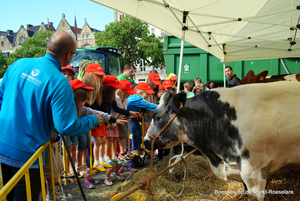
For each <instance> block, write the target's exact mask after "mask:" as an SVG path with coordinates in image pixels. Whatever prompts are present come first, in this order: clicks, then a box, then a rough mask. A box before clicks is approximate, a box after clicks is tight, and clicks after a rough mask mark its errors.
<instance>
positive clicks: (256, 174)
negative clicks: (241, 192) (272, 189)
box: [241, 160, 272, 201]
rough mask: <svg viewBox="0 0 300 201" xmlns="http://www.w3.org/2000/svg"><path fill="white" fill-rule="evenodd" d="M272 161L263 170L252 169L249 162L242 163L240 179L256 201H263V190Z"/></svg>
mask: <svg viewBox="0 0 300 201" xmlns="http://www.w3.org/2000/svg"><path fill="white" fill-rule="evenodd" d="M271 163H272V161H270V162H269V164H267V165H266V166H265V167H263V168H257V167H253V166H252V165H251V164H250V163H249V161H246V160H244V161H243V162H242V171H241V178H242V180H243V182H244V183H245V184H246V186H247V189H248V192H251V194H253V195H254V196H256V197H257V199H258V201H263V200H264V196H265V195H264V190H265V188H266V184H267V179H268V175H269V171H270V166H271Z"/></svg>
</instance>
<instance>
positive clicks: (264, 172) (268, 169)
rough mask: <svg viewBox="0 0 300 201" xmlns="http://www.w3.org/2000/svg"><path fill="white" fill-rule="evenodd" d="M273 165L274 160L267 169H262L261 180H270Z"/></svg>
mask: <svg viewBox="0 0 300 201" xmlns="http://www.w3.org/2000/svg"><path fill="white" fill-rule="evenodd" d="M272 163H273V160H271V161H270V162H269V164H268V165H267V166H266V167H264V168H262V169H261V178H263V179H267V178H268V176H269V172H270V168H271V165H272Z"/></svg>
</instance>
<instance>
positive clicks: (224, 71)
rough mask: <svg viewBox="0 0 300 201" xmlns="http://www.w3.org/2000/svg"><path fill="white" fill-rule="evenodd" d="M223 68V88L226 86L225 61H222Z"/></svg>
mask: <svg viewBox="0 0 300 201" xmlns="http://www.w3.org/2000/svg"><path fill="white" fill-rule="evenodd" d="M223 70H224V88H225V87H226V77H225V75H226V74H225V63H224V62H223Z"/></svg>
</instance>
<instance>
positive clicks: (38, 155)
mask: <svg viewBox="0 0 300 201" xmlns="http://www.w3.org/2000/svg"><path fill="white" fill-rule="evenodd" d="M47 147H48V148H49V153H50V154H49V158H50V164H49V165H50V175H51V181H52V193H53V195H55V189H54V177H53V165H52V154H51V153H52V151H51V142H50V140H49V141H48V142H47V143H45V144H44V145H43V146H41V147H40V148H39V149H38V150H37V151H36V152H35V153H34V154H33V155H32V156H31V157H30V159H29V160H28V161H27V162H26V163H25V164H24V165H23V166H22V167H21V168H20V170H19V171H18V172H17V173H16V174H15V175H14V176H13V177H12V178H11V179H10V180H9V181H8V182H7V183H6V184H5V185H4V186H3V188H2V189H1V190H0V201H5V200H6V197H7V195H8V194H9V193H10V192H11V190H12V189H13V188H14V187H15V186H16V185H17V183H18V182H19V181H20V179H21V178H22V177H23V176H25V184H26V196H27V201H31V200H32V198H31V185H30V175H29V168H30V167H31V166H32V164H33V163H34V162H35V161H36V160H37V159H39V169H40V177H41V187H42V196H43V198H46V188H45V178H44V168H43V156H42V152H43V151H44V150H45V149H46V148H47ZM53 198H54V199H53V200H54V201H56V199H55V196H54V197H53ZM44 200H46V199H44Z"/></svg>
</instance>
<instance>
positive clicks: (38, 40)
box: [8, 30, 53, 65]
mask: <svg viewBox="0 0 300 201" xmlns="http://www.w3.org/2000/svg"><path fill="white" fill-rule="evenodd" d="M52 33H53V32H52V31H47V30H43V31H38V32H37V34H36V35H34V36H32V37H27V38H26V40H25V41H24V43H22V45H21V47H20V48H19V49H17V50H16V52H14V53H12V54H10V56H9V58H8V64H9V65H11V64H12V63H13V62H15V61H16V60H18V59H21V58H37V57H41V56H44V55H45V53H46V50H47V44H48V40H49V37H50V36H51V34H52Z"/></svg>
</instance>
